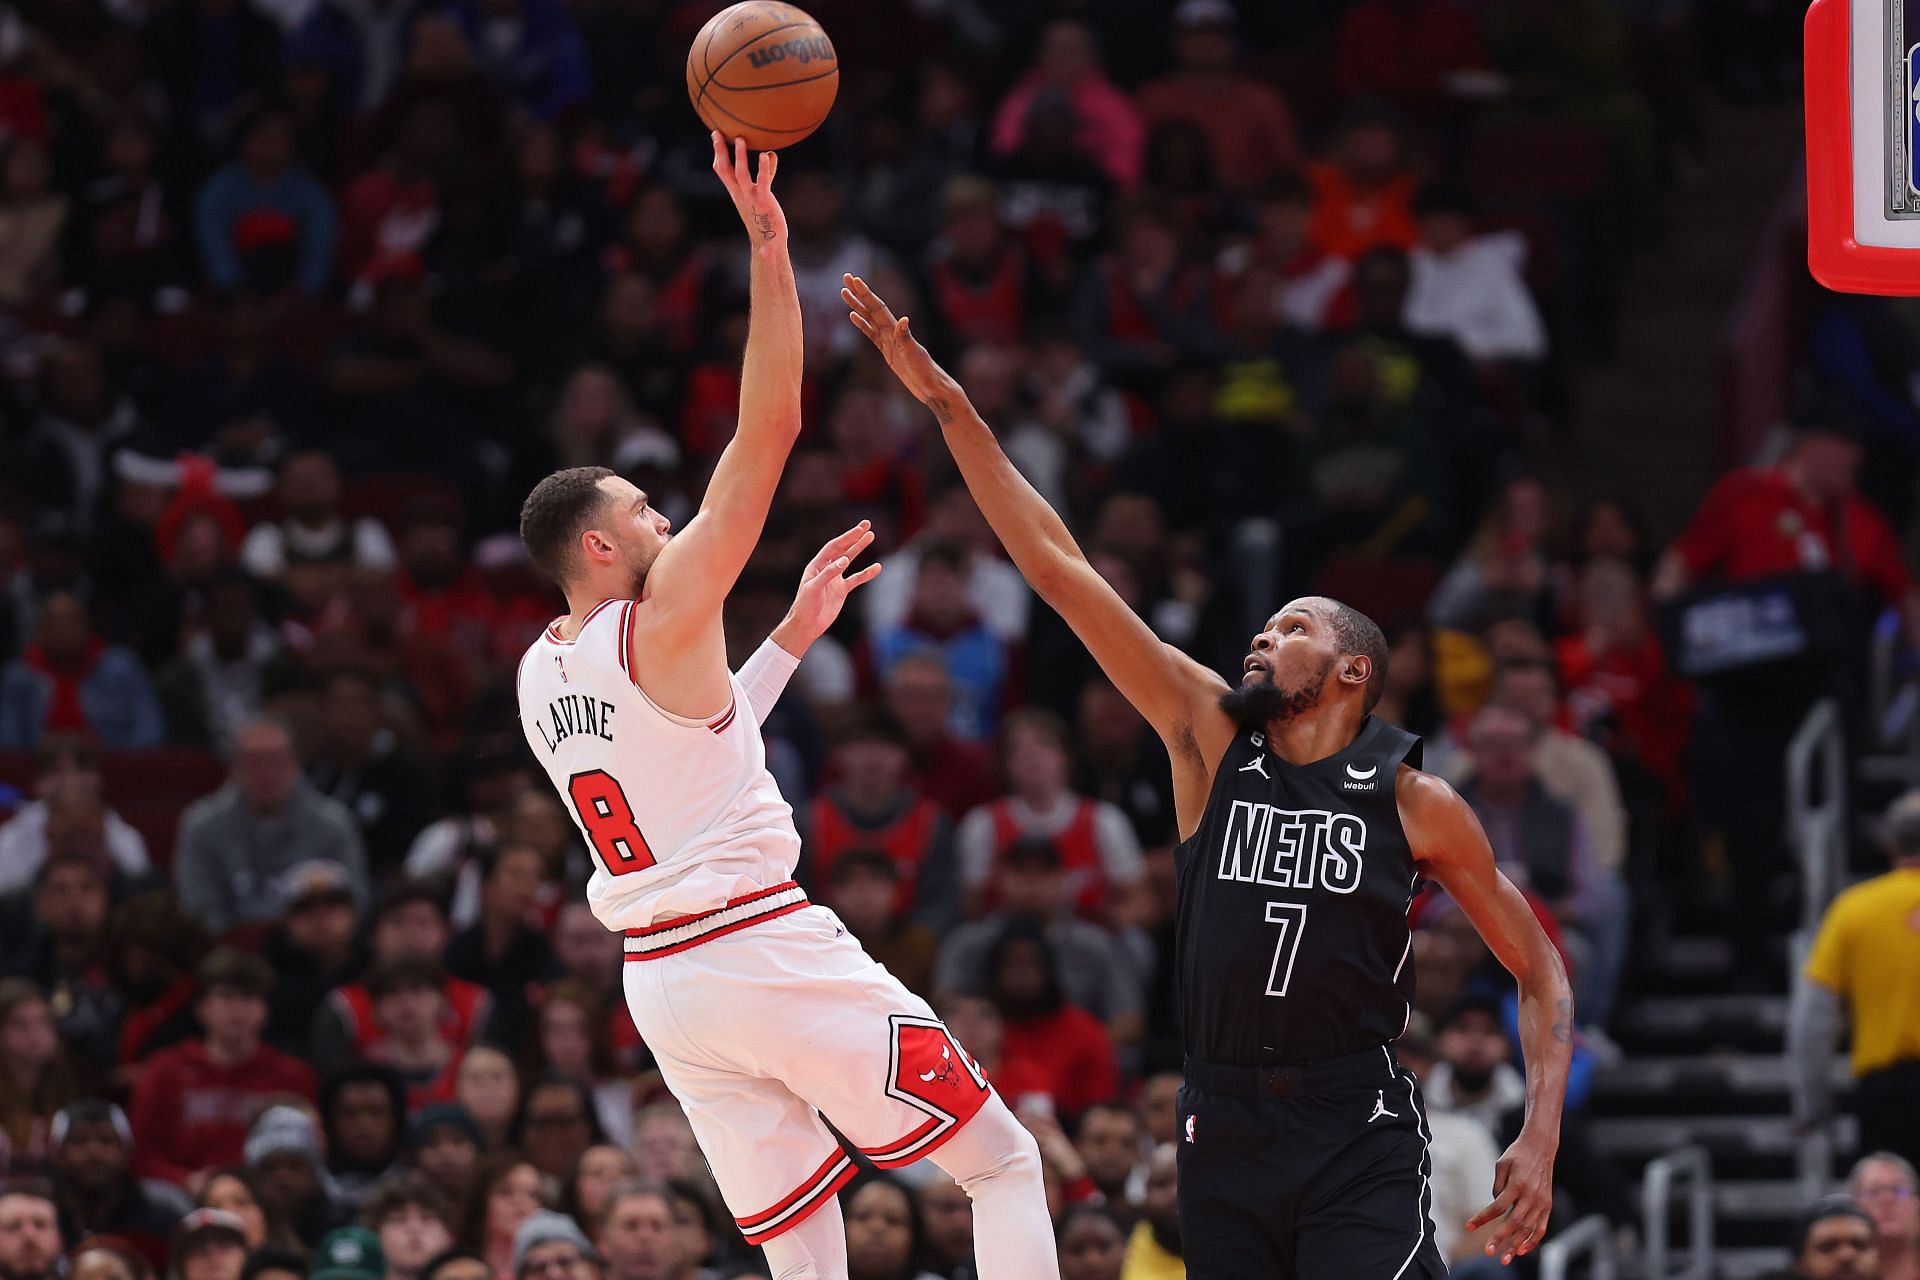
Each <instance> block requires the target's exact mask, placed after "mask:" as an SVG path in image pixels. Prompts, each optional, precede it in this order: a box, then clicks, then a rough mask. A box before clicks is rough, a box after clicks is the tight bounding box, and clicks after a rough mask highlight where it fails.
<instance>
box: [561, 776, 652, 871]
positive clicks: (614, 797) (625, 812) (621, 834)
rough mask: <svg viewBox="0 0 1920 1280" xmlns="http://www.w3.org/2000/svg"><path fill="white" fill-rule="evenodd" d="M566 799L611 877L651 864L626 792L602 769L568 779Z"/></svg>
mask: <svg viewBox="0 0 1920 1280" xmlns="http://www.w3.org/2000/svg"><path fill="white" fill-rule="evenodd" d="M567 798H568V799H570V800H572V801H573V811H574V813H575V814H576V815H578V816H579V819H580V828H581V830H583V831H585V832H586V833H587V839H588V841H589V842H591V843H592V845H593V851H594V853H596V854H598V855H599V858H600V863H601V865H602V866H604V867H606V869H607V874H608V875H610V876H623V875H626V874H627V872H629V871H644V870H645V869H646V868H648V867H650V866H652V865H653V862H654V858H653V850H652V849H649V848H648V847H647V838H646V837H645V836H643V835H641V834H640V828H639V826H638V825H637V824H636V823H635V822H634V820H633V806H632V805H630V804H628V803H627V793H626V792H624V791H622V790H621V789H620V784H619V783H618V782H617V781H615V780H614V777H613V775H612V774H610V773H608V772H607V771H606V770H605V769H589V770H587V771H586V772H585V773H576V774H574V775H573V776H572V777H571V778H568V779H567Z"/></svg>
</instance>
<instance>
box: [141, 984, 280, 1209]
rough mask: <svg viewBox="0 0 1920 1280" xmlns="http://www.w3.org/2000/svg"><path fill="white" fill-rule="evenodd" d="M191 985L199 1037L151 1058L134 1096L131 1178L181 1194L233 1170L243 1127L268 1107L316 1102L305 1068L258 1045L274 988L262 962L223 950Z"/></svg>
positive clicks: (241, 1147)
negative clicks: (286, 1099) (205, 1174)
mask: <svg viewBox="0 0 1920 1280" xmlns="http://www.w3.org/2000/svg"><path fill="white" fill-rule="evenodd" d="M195 977H196V979H197V980H198V982H199V987H200V995H199V998H198V1000H197V1001H196V1002H195V1005H194V1013H195V1014H196V1016H197V1017H198V1018H199V1020H200V1026H201V1028H202V1029H203V1031H204V1035H203V1036H202V1037H201V1038H200V1039H198V1040H189V1041H187V1042H186V1043H185V1044H179V1045H175V1046H173V1047H172V1048H170V1049H162V1050H161V1051H160V1052H158V1053H156V1054H154V1055H153V1057H152V1058H151V1059H150V1060H149V1061H148V1062H147V1065H146V1069H145V1070H144V1071H142V1072H141V1073H140V1082H139V1084H138V1085H137V1086H135V1088H134V1091H133V1117H132V1118H133V1131H134V1133H135V1134H136V1135H137V1142H138V1145H137V1147H136V1148H135V1152H134V1172H135V1173H136V1174H139V1175H140V1176H142V1177H150V1178H162V1179H165V1180H166V1181H168V1182H175V1183H180V1184H182V1185H185V1184H186V1182H187V1181H188V1180H189V1179H190V1178H192V1177H193V1176H194V1175H196V1174H198V1173H199V1172H201V1171H202V1170H205V1169H211V1168H215V1167H217V1166H220V1165H229V1164H237V1163H239V1161H240V1158H241V1156H242V1154H243V1153H244V1151H245V1147H246V1140H247V1126H248V1125H249V1124H251V1123H252V1121H253V1118H254V1116H256V1115H257V1114H259V1112H260V1111H261V1110H263V1109H264V1108H265V1107H266V1106H267V1105H268V1104H269V1103H271V1102H272V1101H273V1100H274V1099H276V1098H279V1097H283V1096H286V1095H289V1094H290V1095H292V1096H294V1097H297V1098H301V1099H304V1100H306V1101H308V1102H311V1101H312V1100H313V1096H314V1095H313V1072H312V1071H310V1070H309V1069H308V1068H307V1065H306V1064H305V1063H304V1062H301V1061H300V1060H299V1059H298V1058H295V1057H291V1056H289V1055H287V1054H284V1053H281V1052H280V1051H279V1050H277V1049H271V1048H268V1047H267V1046H266V1045H265V1044H263V1043H262V1042H261V1039H260V1036H261V1033H262V1032H263V1031H264V1030H265V1029H266V1025H267V993H268V992H269V991H270V990H272V988H273V971H272V970H271V969H269V968H268V967H267V963H266V961H264V960H262V959H260V958H259V957H258V956H253V955H248V954H246V953H244V952H240V951H235V950H233V949H231V948H227V947H221V948H218V949H216V950H215V951H214V952H213V953H212V954H210V955H208V956H207V958H206V959H205V960H203V961H201V962H200V967H199V969H198V971H197V972H196V974H195Z"/></svg>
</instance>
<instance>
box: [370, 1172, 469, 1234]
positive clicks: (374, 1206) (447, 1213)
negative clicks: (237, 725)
mask: <svg viewBox="0 0 1920 1280" xmlns="http://www.w3.org/2000/svg"><path fill="white" fill-rule="evenodd" d="M402 1209H424V1210H426V1211H427V1212H428V1213H431V1214H433V1215H434V1216H435V1217H437V1218H439V1219H440V1221H442V1222H444V1223H446V1224H447V1230H448V1231H452V1230H454V1229H455V1228H457V1227H458V1226H459V1225H460V1224H459V1222H458V1221H457V1220H456V1219H455V1218H454V1214H453V1206H452V1204H450V1203H449V1202H448V1200H447V1197H446V1193H444V1192H443V1191H441V1190H440V1186H439V1184H438V1183H436V1182H434V1180H433V1179H432V1178H430V1177H428V1176H427V1175H426V1174H424V1173H421V1172H419V1171H418V1170H412V1169H410V1170H408V1171H406V1172H405V1173H397V1174H395V1175H393V1176H392V1177H391V1178H388V1179H387V1180H386V1181H384V1182H382V1183H381V1184H380V1185H379V1186H377V1187H375V1188H374V1189H373V1194H372V1195H370V1196H368V1197H367V1203H366V1207H365V1208H363V1209H362V1210H361V1211H360V1221H361V1222H363V1223H365V1224H366V1225H367V1226H368V1227H370V1228H372V1229H373V1230H375V1231H378V1230H379V1229H380V1224H381V1223H383V1222H385V1221H386V1220H387V1219H388V1218H390V1217H392V1216H393V1215H394V1214H396V1213H398V1212H400V1211H401V1210H402Z"/></svg>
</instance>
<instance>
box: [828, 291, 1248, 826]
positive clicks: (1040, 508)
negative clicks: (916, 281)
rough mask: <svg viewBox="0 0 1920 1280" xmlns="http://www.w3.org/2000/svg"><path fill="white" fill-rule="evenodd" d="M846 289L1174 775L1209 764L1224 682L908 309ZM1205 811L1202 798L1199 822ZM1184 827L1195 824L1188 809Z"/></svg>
mask: <svg viewBox="0 0 1920 1280" xmlns="http://www.w3.org/2000/svg"><path fill="white" fill-rule="evenodd" d="M840 297H841V300H842V301H844V302H845V303H846V304H847V306H848V307H849V308H851V313H850V315H849V319H851V320H852V321H853V325H854V327H855V328H856V329H858V330H860V332H861V333H864V334H865V335H866V336H867V337H868V339H869V340H871V341H872V343H873V345H874V346H875V347H877V348H879V351H880V354H881V355H883V356H884V357H886V361H887V367H888V368H890V369H892V370H893V372H894V375H895V376H896V377H898V378H899V379H900V381H901V383H902V384H904V385H905V386H906V388H907V390H908V391H910V392H912V393H913V395H914V397H915V398H916V399H918V400H919V401H920V402H921V403H922V404H924V405H926V406H927V407H928V408H929V409H931V410H933V416H934V417H935V418H937V419H938V420H939V422H940V432H941V434H942V435H943V436H944V437H945V438H946V442H947V448H948V449H949V450H950V451H951V452H952V453H953V460H954V461H955V462H956V463H958V464H959V467H960V474H961V475H962V476H963V477H964V478H965V479H966V482H967V488H968V489H969V490H971V491H972V493H973V498H974V501H975V502H977V503H979V504H980V511H981V514H982V515H984V516H986V518H987V523H988V524H989V525H991V526H992V527H993V531H994V533H995V534H997V535H998V536H999V538H1000V541H1001V544H1002V545H1004V546H1005V547H1006V549H1007V554H1008V555H1010V556H1012V557H1013V563H1014V564H1015V566H1017V567H1018V568H1019V570H1020V572H1021V574H1022V575H1024V576H1025V577H1026V580H1027V582H1028V583H1029V584H1030V585H1031V586H1032V587H1033V589H1034V590H1035V591H1037V592H1038V593H1039V594H1040V598H1041V599H1043V600H1045V601H1046V602H1047V603H1048V604H1049V605H1050V606H1052V607H1053V608H1054V609H1055V610H1056V611H1057V612H1058V613H1059V614H1060V616H1061V617H1063V618H1065V619H1066V621H1067V625H1068V626H1070V627H1072V628H1073V631H1074V634H1075V635H1077V636H1079V637H1080V640H1081V642H1082V643H1083V644H1085V645H1086V646H1087V648H1088V650H1089V651H1091V652H1092V654H1093V656H1094V658H1095V659H1096V660H1097V661H1098V662H1099V663H1100V667H1101V669H1102V670H1103V671H1105V672H1106V673H1107V675H1108V677H1109V678H1111V679H1112V681H1113V683H1114V685H1115V686H1116V687H1118V688H1119V690H1120V692H1121V693H1123V694H1125V695H1126V697H1127V700H1128V701H1130V702H1131V703H1133V705H1134V706H1135V707H1137V708H1139V710H1140V714H1142V715H1144V716H1145V717H1146V718H1147V721H1148V723H1150V724H1151V725H1153V727H1154V729H1155V731H1156V732H1158V733H1159V734H1160V737H1161V738H1162V739H1163V740H1165V742H1166V743H1167V747H1168V749H1169V751H1171V752H1172V754H1173V757H1174V760H1175V776H1176V779H1177V778H1178V777H1179V771H1180V762H1181V761H1182V760H1183V758H1185V759H1190V760H1196V761H1198V762H1199V763H1200V765H1201V767H1202V768H1203V769H1204V770H1206V771H1208V772H1210V771H1211V770H1212V767H1213V765H1214V764H1215V762H1217V761H1218V759H1219V757H1220V753H1221V752H1222V751H1224V750H1225V748H1226V743H1227V740H1228V738H1230V737H1231V735H1232V732H1233V727H1232V723H1231V722H1230V721H1229V720H1228V719H1227V718H1226V716H1225V714H1224V713H1222V712H1221V711H1220V710H1219V708H1218V706H1217V703H1218V701H1219V698H1220V695H1221V694H1222V693H1224V692H1225V691H1226V688H1227V684H1226V681H1225V680H1223V679H1221V678H1220V676H1219V675H1218V674H1217V673H1216V672H1213V671H1209V670H1207V669H1206V668H1205V667H1203V666H1201V665H1200V664H1199V663H1197V662H1195V661H1193V659H1191V658H1189V657H1187V655H1185V654H1184V653H1181V652H1180V651H1179V650H1178V649H1175V648H1173V647H1171V646H1169V645H1166V644H1163V643H1161V641H1160V639H1159V637H1157V636H1155V635H1154V634H1153V631H1152V630H1151V629H1150V628H1149V627H1148V626H1147V624H1146V623H1145V622H1143V621H1141V619H1140V616H1139V615H1138V614H1136V613H1135V612H1134V611H1133V610H1132V609H1130V608H1128V607H1127V604H1126V602H1125V601H1123V600H1122V599H1121V598H1120V596H1119V595H1118V593H1116V592H1115V591H1114V590H1113V588H1112V587H1111V586H1109V585H1108V584H1107V581H1106V579H1104V578H1102V577H1101V576H1100V574H1099V573H1098V572H1097V571H1096V570H1095V569H1094V568H1093V566H1092V565H1090V564H1089V563H1087V558H1086V556H1085V555H1083V554H1082V553H1081V550H1080V547H1079V545H1078V544H1077V543H1075V542H1074V540H1073V535H1072V534H1071V533H1070V532H1068V530H1067V526H1066V524H1065V522H1064V521H1062V520H1061V519H1060V516H1059V513H1058V512H1056V511H1054V509H1053V507H1052V506H1051V505H1050V504H1049V503H1048V502H1047V500H1046V499H1045V498H1043V497H1041V496H1040V494H1039V492H1038V491H1037V490H1035V489H1034V487H1033V486H1032V485H1030V484H1028V483H1027V481H1026V478H1025V477H1024V476H1022V475H1021V474H1020V472H1019V470H1018V468H1016V467H1015V466H1014V465H1013V463H1012V461H1011V460H1009V459H1008V457H1007V455H1006V453H1005V452H1004V451H1002V450H1001V448H1000V444H999V441H997V440H995V439H994V436H993V431H992V429H991V428H990V427H988V426H987V424H986V423H985V422H983V421H981V419H980V415H979V414H977V413H975V412H974V409H973V405H972V404H971V403H970V402H969V401H968V399H967V394H966V391H965V390H964V389H963V388H962V387H961V386H960V384H959V383H957V382H955V381H954V380H953V378H952V377H951V376H950V375H949V374H948V373H947V371H946V370H945V369H942V368H941V367H940V366H939V364H938V363H936V362H935V361H934V359H933V357H932V356H930V355H928V354H927V349H926V348H925V347H923V346H921V345H920V342H919V340H918V339H916V338H915V337H914V336H913V333H912V330H911V328H910V326H909V323H908V320H907V317H905V316H900V317H898V318H896V317H895V316H894V314H893V312H892V311H891V310H890V309H889V308H888V306H887V304H886V302H885V301H884V300H882V299H881V297H880V296H879V295H878V294H876V293H875V292H874V291H873V289H872V288H871V287H870V286H869V285H868V284H867V283H866V281H864V280H862V279H860V278H859V277H857V276H847V277H846V279H845V287H844V288H842V289H841V290H840ZM1205 799H1206V796H1205V794H1204V788H1203V789H1202V794H1201V795H1200V796H1199V797H1198V800H1199V802H1200V803H1201V804H1204V802H1205ZM1184 807H1185V806H1183V808H1184ZM1198 816H1199V808H1198V807H1195V808H1194V810H1193V817H1194V819H1195V821H1196V822H1197V821H1198ZM1181 826H1182V827H1183V828H1186V829H1188V830H1190V829H1191V827H1190V826H1189V825H1188V823H1187V822H1186V821H1185V820H1184V817H1183V820H1182V822H1181Z"/></svg>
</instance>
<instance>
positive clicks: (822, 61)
mask: <svg viewBox="0 0 1920 1280" xmlns="http://www.w3.org/2000/svg"><path fill="white" fill-rule="evenodd" d="M839 91H840V60H839V58H837V57H836V56H835V55H834V52H833V41H831V40H829V39H827V33H826V32H825V31H822V30H821V29H820V24H819V23H817V22H815V21H814V20H813V19H812V18H810V17H808V16H807V14H806V13H805V12H803V11H802V10H800V9H796V8H794V7H793V6H792V5H790V4H780V3H778V0H743V3H741V4H736V5H733V6H731V7H729V8H726V9H722V10H721V11H720V12H719V13H716V14H714V15H713V17H712V19H711V20H710V21H708V23H707V25H706V26H704V27H702V28H700V34H699V35H697V36H695V37H694V38H693V47H692V48H690V49H688V50H687V96H688V97H689V98H691V99H692V100H693V109H694V111H695V113H696V114H698V115H699V117H700V119H701V120H702V121H703V122H704V123H705V124H706V126H707V127H708V128H709V129H718V130H719V131H720V132H721V134H723V135H724V136H725V137H727V138H745V139H746V140H747V146H748V147H750V148H752V149H753V150H755V151H767V150H772V149H776V148H779V147H787V146H792V145H793V144H794V143H796V142H798V141H800V140H801V139H802V138H804V137H806V136H807V135H808V134H810V133H812V132H813V131H814V130H815V129H818V128H819V127H820V124H821V122H822V121H824V120H825V119H826V118H827V112H828V111H830V110H832V109H833V98H834V95H835V94H836V93H838V92H839Z"/></svg>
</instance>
